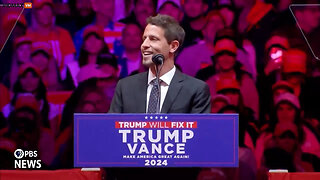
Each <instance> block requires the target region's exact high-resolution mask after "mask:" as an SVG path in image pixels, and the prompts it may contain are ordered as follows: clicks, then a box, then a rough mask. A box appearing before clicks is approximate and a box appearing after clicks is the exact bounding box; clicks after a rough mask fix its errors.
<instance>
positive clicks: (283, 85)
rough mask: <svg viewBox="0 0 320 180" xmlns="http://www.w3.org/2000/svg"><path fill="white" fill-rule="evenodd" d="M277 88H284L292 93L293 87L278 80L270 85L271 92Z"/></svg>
mask: <svg viewBox="0 0 320 180" xmlns="http://www.w3.org/2000/svg"><path fill="white" fill-rule="evenodd" d="M279 88H286V89H288V90H290V91H292V92H293V87H292V86H291V84H289V83H288V82H287V81H283V80H280V81H278V82H276V83H274V84H273V85H272V91H275V90H277V89H279Z"/></svg>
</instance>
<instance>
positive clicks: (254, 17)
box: [239, 0, 277, 69]
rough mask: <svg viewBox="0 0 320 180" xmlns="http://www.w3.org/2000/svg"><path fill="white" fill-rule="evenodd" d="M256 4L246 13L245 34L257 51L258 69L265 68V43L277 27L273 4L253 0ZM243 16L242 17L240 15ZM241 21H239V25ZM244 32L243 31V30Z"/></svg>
mask: <svg viewBox="0 0 320 180" xmlns="http://www.w3.org/2000/svg"><path fill="white" fill-rule="evenodd" d="M253 2H254V5H253V6H252V7H251V8H250V9H249V11H248V14H247V15H246V19H245V20H246V21H245V22H244V24H245V26H244V27H245V34H246V37H247V39H248V40H250V42H251V43H252V44H253V46H254V48H255V52H256V63H257V65H256V66H257V68H258V69H263V57H264V48H265V43H266V42H267V40H268V39H269V38H270V36H271V34H272V32H273V31H274V30H275V29H276V28H277V27H275V26H270V24H273V25H275V24H274V23H275V22H274V21H275V17H276V14H275V11H274V9H273V6H272V4H268V3H265V2H263V1H260V0H259V1H255V0H254V1H253ZM240 18H241V17H240ZM240 24H241V23H240V22H239V25H240ZM241 32H243V31H241Z"/></svg>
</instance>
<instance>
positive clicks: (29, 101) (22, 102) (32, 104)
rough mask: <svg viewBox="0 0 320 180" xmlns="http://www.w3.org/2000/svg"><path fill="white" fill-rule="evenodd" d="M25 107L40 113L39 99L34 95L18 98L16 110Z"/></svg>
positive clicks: (23, 95) (24, 95) (22, 95)
mask: <svg viewBox="0 0 320 180" xmlns="http://www.w3.org/2000/svg"><path fill="white" fill-rule="evenodd" d="M23 107H28V108H30V109H32V110H34V111H35V112H40V107H39V104H38V101H37V99H36V98H35V97H34V96H33V95H32V94H29V93H28V94H21V95H19V96H18V98H17V101H16V104H15V106H14V108H15V109H20V108H23Z"/></svg>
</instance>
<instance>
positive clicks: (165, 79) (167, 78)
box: [146, 66, 176, 112]
mask: <svg viewBox="0 0 320 180" xmlns="http://www.w3.org/2000/svg"><path fill="white" fill-rule="evenodd" d="M175 72H176V67H175V66H173V68H172V69H171V70H170V71H168V72H167V73H165V74H164V75H162V76H161V77H160V80H162V82H161V84H160V89H161V91H160V92H161V97H160V111H161V109H162V105H163V102H164V99H165V97H166V95H167V92H168V89H169V85H170V83H171V80H172V78H173V76H174V73H175ZM155 78H156V76H155V75H154V74H153V73H152V72H151V70H150V69H149V73H148V89H147V105H146V112H148V104H149V98H150V93H151V90H152V87H153V85H152V84H150V83H151V81H152V80H154V79H155Z"/></svg>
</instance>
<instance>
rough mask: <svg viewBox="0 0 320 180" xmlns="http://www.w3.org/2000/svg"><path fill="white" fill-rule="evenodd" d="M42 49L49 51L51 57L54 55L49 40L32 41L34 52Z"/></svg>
mask: <svg viewBox="0 0 320 180" xmlns="http://www.w3.org/2000/svg"><path fill="white" fill-rule="evenodd" d="M40 50H42V51H44V52H45V53H47V54H48V55H49V56H50V57H51V56H52V48H51V45H50V44H49V43H47V42H33V43H32V53H35V52H37V51H40Z"/></svg>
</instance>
